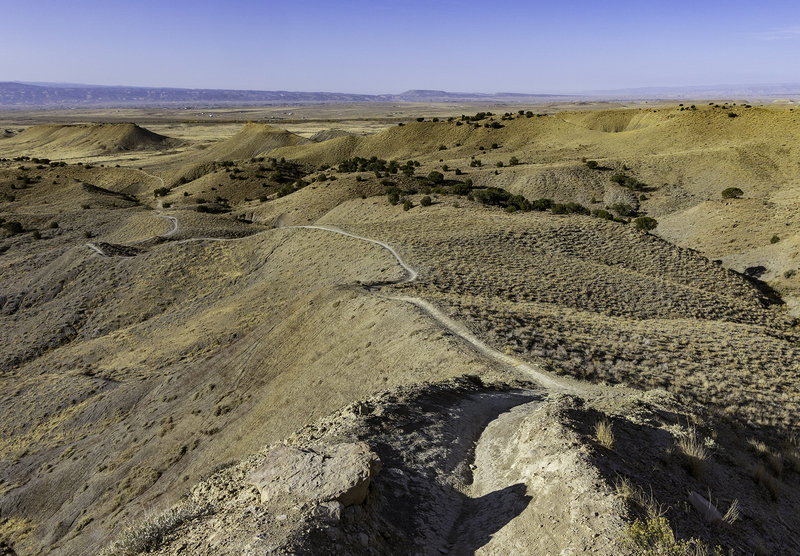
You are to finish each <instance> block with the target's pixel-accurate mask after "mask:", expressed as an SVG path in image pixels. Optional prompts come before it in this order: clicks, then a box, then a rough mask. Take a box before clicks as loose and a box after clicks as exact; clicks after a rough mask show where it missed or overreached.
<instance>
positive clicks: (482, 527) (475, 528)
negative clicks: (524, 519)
mask: <svg viewBox="0 0 800 556" xmlns="http://www.w3.org/2000/svg"><path fill="white" fill-rule="evenodd" d="M532 499H533V497H532V496H530V495H529V494H528V489H527V487H526V486H525V485H524V484H523V483H516V484H513V485H509V486H507V487H506V488H504V489H501V490H496V491H494V492H490V493H489V494H485V495H483V496H481V497H480V498H466V499H465V500H464V501H463V505H462V510H461V519H460V520H459V523H458V524H457V525H456V527H455V529H454V530H453V532H452V533H451V535H450V539H449V540H450V542H451V544H452V547H453V548H452V552H453V553H455V554H472V553H474V552H476V551H477V550H478V549H479V548H481V547H482V546H484V545H486V544H488V543H489V541H490V540H491V539H492V536H493V535H494V534H495V533H497V532H498V531H499V530H500V529H502V528H503V527H505V526H506V525H508V524H509V523H510V522H511V520H513V519H514V518H515V517H517V516H518V515H519V514H521V513H522V512H523V511H525V508H527V507H528V504H529V503H530V501H531V500H532Z"/></svg>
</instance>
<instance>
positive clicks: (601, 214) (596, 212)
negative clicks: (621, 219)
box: [592, 209, 614, 220]
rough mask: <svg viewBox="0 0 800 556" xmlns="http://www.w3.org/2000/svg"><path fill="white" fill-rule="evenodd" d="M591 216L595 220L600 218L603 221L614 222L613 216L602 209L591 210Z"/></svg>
mask: <svg viewBox="0 0 800 556" xmlns="http://www.w3.org/2000/svg"><path fill="white" fill-rule="evenodd" d="M592 216H594V217H596V218H602V219H603V220H614V215H613V214H611V213H610V212H608V211H607V210H603V209H597V210H593V211H592Z"/></svg>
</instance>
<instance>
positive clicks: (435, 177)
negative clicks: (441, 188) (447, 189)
mask: <svg viewBox="0 0 800 556" xmlns="http://www.w3.org/2000/svg"><path fill="white" fill-rule="evenodd" d="M428 181H429V182H431V183H442V182H443V181H444V174H442V173H441V172H437V171H435V170H434V171H433V172H431V173H430V174H428Z"/></svg>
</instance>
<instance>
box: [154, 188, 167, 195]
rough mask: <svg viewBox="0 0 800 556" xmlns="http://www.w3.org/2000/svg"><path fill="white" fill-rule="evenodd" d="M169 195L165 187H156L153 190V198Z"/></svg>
mask: <svg viewBox="0 0 800 556" xmlns="http://www.w3.org/2000/svg"><path fill="white" fill-rule="evenodd" d="M167 194H169V189H167V188H166V187H158V188H156V189H154V190H153V197H164V196H166V195H167Z"/></svg>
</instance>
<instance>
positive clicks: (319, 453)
mask: <svg viewBox="0 0 800 556" xmlns="http://www.w3.org/2000/svg"><path fill="white" fill-rule="evenodd" d="M380 469H381V460H380V458H379V457H378V455H377V454H375V452H373V451H372V450H370V448H369V446H367V445H366V444H365V443H363V442H358V443H346V444H336V445H333V446H329V447H325V448H319V449H317V450H313V449H307V450H303V449H299V448H294V447H292V446H277V447H275V448H273V449H272V450H270V452H269V453H268V454H267V455H266V460H265V461H264V462H263V464H262V465H260V466H259V467H257V468H256V469H254V470H253V471H252V472H251V473H250V475H249V482H250V483H252V484H254V485H255V486H256V487H257V488H258V491H259V492H260V494H261V503H262V504H264V503H267V502H270V501H272V500H274V499H278V498H282V497H291V498H292V499H293V500H295V501H297V502H334V501H335V502H339V503H340V504H342V505H343V506H345V507H347V506H351V505H353V504H361V503H363V502H364V500H365V498H366V496H367V490H368V488H369V484H370V481H371V480H372V479H373V478H374V477H375V476H376V475H377V474H378V473H379V472H380Z"/></svg>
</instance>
